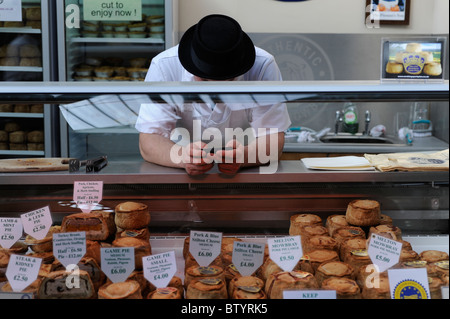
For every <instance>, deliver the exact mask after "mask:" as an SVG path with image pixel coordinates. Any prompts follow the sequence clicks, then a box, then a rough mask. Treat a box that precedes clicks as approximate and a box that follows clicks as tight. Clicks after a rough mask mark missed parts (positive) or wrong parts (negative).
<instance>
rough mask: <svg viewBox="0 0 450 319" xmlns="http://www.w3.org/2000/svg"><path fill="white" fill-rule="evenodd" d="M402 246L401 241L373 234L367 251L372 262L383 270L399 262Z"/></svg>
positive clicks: (380, 270)
mask: <svg viewBox="0 0 450 319" xmlns="http://www.w3.org/2000/svg"><path fill="white" fill-rule="evenodd" d="M402 246H403V244H402V243H401V242H398V241H395V240H392V239H389V238H386V237H383V236H380V235H377V234H372V235H371V236H370V241H369V247H368V249H367V253H368V254H369V257H370V260H371V261H372V263H373V264H374V265H377V266H378V271H379V272H383V271H385V270H387V269H389V268H391V267H392V266H394V265H395V264H397V263H398V261H399V260H400V254H401V252H402Z"/></svg>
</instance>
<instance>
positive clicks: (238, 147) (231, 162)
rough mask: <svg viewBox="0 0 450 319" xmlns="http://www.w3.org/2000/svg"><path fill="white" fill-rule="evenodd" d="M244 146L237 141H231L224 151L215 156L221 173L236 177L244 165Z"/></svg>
mask: <svg viewBox="0 0 450 319" xmlns="http://www.w3.org/2000/svg"><path fill="white" fill-rule="evenodd" d="M244 151H245V148H244V146H243V145H242V144H241V143H239V142H238V141H236V140H232V141H229V142H228V143H227V144H226V145H225V149H224V150H219V151H217V152H216V153H215V154H214V159H215V161H216V162H217V163H218V167H219V171H221V172H222V173H224V174H227V175H235V174H236V173H237V172H238V171H239V169H240V168H241V167H242V165H243V163H244Z"/></svg>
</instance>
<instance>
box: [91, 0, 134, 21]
mask: <svg viewBox="0 0 450 319" xmlns="http://www.w3.org/2000/svg"><path fill="white" fill-rule="evenodd" d="M83 5H84V6H83V18H84V20H86V21H89V20H90V21H141V20H142V0H89V1H84V2H83Z"/></svg>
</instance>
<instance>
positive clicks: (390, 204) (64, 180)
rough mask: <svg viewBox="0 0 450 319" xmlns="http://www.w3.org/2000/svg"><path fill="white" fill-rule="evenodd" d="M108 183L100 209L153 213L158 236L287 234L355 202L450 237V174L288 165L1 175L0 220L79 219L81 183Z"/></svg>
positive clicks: (130, 165) (411, 228)
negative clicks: (301, 220)
mask: <svg viewBox="0 0 450 319" xmlns="http://www.w3.org/2000/svg"><path fill="white" fill-rule="evenodd" d="M96 180H98V181H103V183H104V184H103V200H102V201H101V205H100V206H101V207H99V208H98V209H102V210H110V211H113V210H114V207H115V206H116V205H117V204H119V203H120V202H123V201H129V200H131V201H139V202H145V203H147V204H148V205H149V207H151V212H152V213H151V214H152V221H151V224H150V228H151V231H152V232H165V231H167V232H174V233H178V232H186V231H188V230H189V229H212V228H213V229H219V230H221V231H227V232H241V233H247V234H249V233H271V234H274V233H275V234H276V233H285V232H286V231H287V229H288V227H289V217H290V216H291V215H292V214H294V213H300V212H304V213H307V212H308V213H315V214H318V215H319V216H320V217H321V218H322V219H323V220H325V219H326V218H327V216H329V215H331V214H345V211H346V208H347V205H348V203H349V202H350V201H351V200H354V199H365V198H371V199H375V200H378V201H379V202H380V204H381V207H382V212H386V213H387V214H388V215H389V216H392V218H394V220H395V223H396V225H398V227H400V228H401V229H402V230H403V232H404V233H432V234H439V233H444V234H445V233H447V234H448V218H449V211H448V207H449V202H448V195H449V193H448V172H391V173H380V172H345V173H343V172H331V171H330V172H327V171H310V170H307V169H306V168H305V167H304V166H303V165H302V164H301V162H300V161H282V162H281V163H280V166H279V170H278V173H277V174H271V175H262V174H259V172H258V170H257V169H248V170H242V172H240V173H239V174H238V175H236V176H233V177H227V176H223V175H222V174H220V173H218V171H217V170H216V169H215V170H214V171H212V172H211V173H209V174H206V175H205V176H201V177H189V176H188V175H187V174H186V173H185V172H184V171H183V170H180V169H168V168H163V167H160V166H157V165H152V164H149V163H145V162H110V163H109V165H108V166H107V167H105V168H104V169H103V170H102V171H101V172H98V173H95V174H86V173H81V172H80V173H68V172H59V173H43V174H38V173H23V174H15V173H10V174H0V194H1V195H0V215H5V216H11V215H14V216H15V215H17V214H19V213H21V212H27V211H31V210H34V209H37V208H40V207H44V206H49V207H50V211H51V212H52V215H53V218H54V221H55V222H58V221H61V220H62V218H63V217H64V216H65V215H67V214H69V213H75V212H79V209H77V207H76V205H75V204H74V202H73V184H74V182H75V181H96Z"/></svg>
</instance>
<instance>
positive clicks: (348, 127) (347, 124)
mask: <svg viewBox="0 0 450 319" xmlns="http://www.w3.org/2000/svg"><path fill="white" fill-rule="evenodd" d="M343 113H344V123H343V125H342V127H343V129H344V132H347V133H351V134H356V133H358V129H359V123H358V108H357V107H356V105H355V104H353V103H347V104H345V106H344V110H343Z"/></svg>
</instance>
